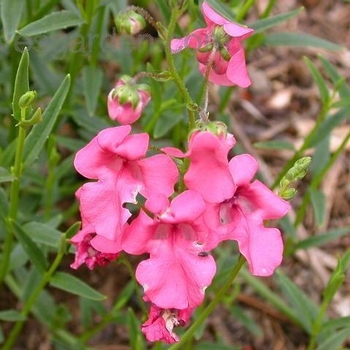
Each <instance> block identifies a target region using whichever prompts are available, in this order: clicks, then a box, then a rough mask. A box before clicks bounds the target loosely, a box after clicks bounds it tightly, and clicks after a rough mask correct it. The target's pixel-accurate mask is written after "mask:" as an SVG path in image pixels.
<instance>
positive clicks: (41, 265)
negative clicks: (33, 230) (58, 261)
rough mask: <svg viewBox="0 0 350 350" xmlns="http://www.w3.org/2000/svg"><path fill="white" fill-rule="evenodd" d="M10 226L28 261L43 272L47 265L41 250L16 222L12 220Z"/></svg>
mask: <svg viewBox="0 0 350 350" xmlns="http://www.w3.org/2000/svg"><path fill="white" fill-rule="evenodd" d="M12 226H13V229H14V233H15V236H16V238H17V239H18V241H19V243H20V244H21V246H22V247H23V249H24V251H25V252H26V253H27V255H28V257H29V259H30V261H31V262H32V263H33V264H34V266H35V267H36V268H37V269H38V270H39V271H40V272H45V271H46V270H47V267H48V262H47V260H46V258H45V256H44V254H43V252H42V251H41V250H40V248H39V247H38V246H37V245H36V244H35V243H34V241H33V240H32V239H31V238H30V237H29V235H28V234H27V232H25V230H24V229H23V228H22V227H21V226H20V225H19V224H18V223H17V222H15V221H12Z"/></svg>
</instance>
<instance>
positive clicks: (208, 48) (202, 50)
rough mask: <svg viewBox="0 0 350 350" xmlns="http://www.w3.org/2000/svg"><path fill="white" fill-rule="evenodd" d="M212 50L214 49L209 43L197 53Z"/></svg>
mask: <svg viewBox="0 0 350 350" xmlns="http://www.w3.org/2000/svg"><path fill="white" fill-rule="evenodd" d="M213 48H214V44H213V43H209V44H206V45H204V46H202V47H201V48H200V49H199V50H198V51H199V52H211V51H213Z"/></svg>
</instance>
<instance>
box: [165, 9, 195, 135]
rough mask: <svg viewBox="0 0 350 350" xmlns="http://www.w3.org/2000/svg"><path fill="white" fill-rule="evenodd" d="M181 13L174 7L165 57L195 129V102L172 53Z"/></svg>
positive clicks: (191, 125)
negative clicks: (174, 34) (172, 41)
mask: <svg viewBox="0 0 350 350" xmlns="http://www.w3.org/2000/svg"><path fill="white" fill-rule="evenodd" d="M180 14H181V11H179V9H178V8H174V9H172V11H171V17H170V23H169V27H168V32H167V34H166V40H165V57H166V60H167V62H168V67H169V71H170V73H171V75H172V77H173V79H174V82H175V84H176V85H177V87H178V89H179V90H180V93H181V95H182V97H183V99H184V101H185V103H186V105H187V112H188V117H189V129H190V130H191V129H194V128H195V125H196V117H195V113H194V111H193V110H191V108H189V107H190V106H194V105H195V103H194V102H193V100H192V98H191V96H190V94H189V92H188V90H187V88H186V86H185V84H184V82H183V80H182V79H181V77H180V75H179V73H178V72H177V70H176V67H175V63H174V58H173V55H172V53H171V46H170V43H171V39H172V36H173V33H174V30H175V26H176V23H177V20H178V17H179V15H180Z"/></svg>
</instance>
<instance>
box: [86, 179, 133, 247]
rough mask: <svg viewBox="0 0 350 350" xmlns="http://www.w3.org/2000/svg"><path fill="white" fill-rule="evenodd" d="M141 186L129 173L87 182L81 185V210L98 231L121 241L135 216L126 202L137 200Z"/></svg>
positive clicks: (108, 237) (111, 238)
mask: <svg viewBox="0 0 350 350" xmlns="http://www.w3.org/2000/svg"><path fill="white" fill-rule="evenodd" d="M137 189H138V185H137V184H136V185H135V184H134V183H132V182H131V181H130V180H129V179H128V176H127V174H124V176H121V177H119V178H118V179H117V180H108V181H107V180H104V181H99V182H90V183H87V184H85V185H83V186H82V187H81V188H80V189H79V199H80V211H81V213H82V215H83V216H84V218H85V219H86V221H87V222H89V224H90V225H92V226H93V227H94V229H95V231H96V233H97V234H98V235H100V236H103V237H105V238H107V239H110V240H112V241H118V240H120V237H121V235H122V233H123V230H124V226H125V224H126V222H127V220H128V218H129V217H130V216H131V214H130V212H129V210H127V209H125V208H124V207H123V204H124V203H134V202H135V196H136V194H137Z"/></svg>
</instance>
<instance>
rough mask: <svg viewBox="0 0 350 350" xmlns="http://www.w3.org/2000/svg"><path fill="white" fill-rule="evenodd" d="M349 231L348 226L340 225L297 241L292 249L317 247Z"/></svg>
mask: <svg viewBox="0 0 350 350" xmlns="http://www.w3.org/2000/svg"><path fill="white" fill-rule="evenodd" d="M349 232H350V227H340V228H337V229H334V230H330V231H327V232H326V233H322V234H319V235H316V236H312V237H309V238H306V239H304V240H302V241H300V242H298V243H297V244H296V245H295V247H294V249H295V250H297V249H308V248H311V247H318V246H321V245H323V244H326V243H328V242H332V241H334V240H335V239H337V238H340V237H342V236H344V235H346V234H348V233H349Z"/></svg>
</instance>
